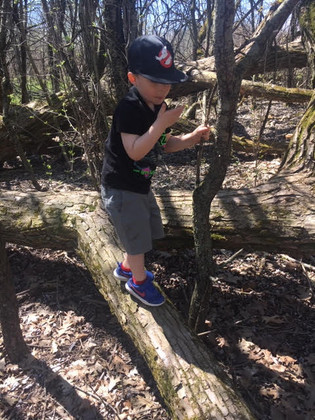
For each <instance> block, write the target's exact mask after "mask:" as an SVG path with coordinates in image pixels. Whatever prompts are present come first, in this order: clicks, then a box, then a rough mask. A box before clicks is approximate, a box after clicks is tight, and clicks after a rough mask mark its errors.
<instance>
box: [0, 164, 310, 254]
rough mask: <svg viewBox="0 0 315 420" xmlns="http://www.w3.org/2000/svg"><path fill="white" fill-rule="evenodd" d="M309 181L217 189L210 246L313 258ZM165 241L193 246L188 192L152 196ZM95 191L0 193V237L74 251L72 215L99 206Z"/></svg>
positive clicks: (285, 178) (286, 179)
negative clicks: (154, 197) (157, 209)
mask: <svg viewBox="0 0 315 420" xmlns="http://www.w3.org/2000/svg"><path fill="white" fill-rule="evenodd" d="M313 185H314V178H313V177H312V176H310V177H306V178H302V179H301V178H300V174H299V173H297V174H290V173H289V174H287V175H286V174H285V172H284V173H283V174H282V175H278V176H276V177H273V178H272V179H271V180H270V181H269V182H268V183H266V184H263V185H260V186H258V187H256V188H251V189H249V188H248V189H247V188H243V189H239V190H232V189H231V190H225V189H224V190H221V191H219V193H218V195H217V197H215V199H214V200H213V202H212V206H211V220H210V222H211V225H212V230H213V240H214V246H215V247H216V248H225V249H231V250H237V249H239V248H244V249H247V250H265V251H270V252H272V251H274V252H281V253H287V254H288V255H291V256H293V257H297V256H310V255H314V254H315V200H314V186H313ZM156 197H157V201H158V203H159V205H160V208H161V212H162V219H163V224H164V227H165V232H166V238H165V239H164V240H163V241H162V242H160V243H159V245H160V246H162V247H168V246H172V247H173V246H190V245H191V244H192V193H191V192H190V191H172V192H171V191H170V192H167V193H164V194H157V195H156ZM98 200H99V194H98V193H96V192H91V191H87V192H82V191H80V192H66V193H62V192H59V193H58V194H56V193H51V192H30V193H16V192H14V191H1V192H0V235H2V237H3V238H4V239H5V240H6V241H8V242H13V243H17V244H20V245H26V246H32V247H35V248H43V247H48V248H52V249H73V247H74V246H75V244H76V230H75V224H76V217H77V216H76V215H77V214H78V213H80V212H84V211H86V210H87V211H91V210H94V209H95V208H96V206H97V205H98V202H99V201H98Z"/></svg>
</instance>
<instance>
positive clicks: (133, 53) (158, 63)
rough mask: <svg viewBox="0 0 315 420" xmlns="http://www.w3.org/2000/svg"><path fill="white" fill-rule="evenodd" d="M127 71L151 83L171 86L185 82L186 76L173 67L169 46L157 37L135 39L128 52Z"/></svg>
mask: <svg viewBox="0 0 315 420" xmlns="http://www.w3.org/2000/svg"><path fill="white" fill-rule="evenodd" d="M128 66H129V70H130V71H131V72H132V73H134V74H140V75H141V76H143V77H145V78H147V79H149V80H152V82H157V83H165V84H173V83H181V82H185V81H186V80H187V79H188V76H187V75H186V74H185V73H183V72H182V71H180V70H177V69H176V68H175V66H174V52H173V48H172V46H171V44H170V43H169V42H168V41H167V40H166V39H164V38H161V37H159V36H157V35H144V36H140V37H138V38H136V39H135V40H134V41H133V43H132V44H131V45H130V48H129V50H128Z"/></svg>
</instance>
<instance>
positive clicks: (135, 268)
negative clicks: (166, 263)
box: [122, 254, 147, 282]
mask: <svg viewBox="0 0 315 420" xmlns="http://www.w3.org/2000/svg"><path fill="white" fill-rule="evenodd" d="M122 264H123V266H124V267H125V268H130V270H131V271H132V275H133V278H134V280H135V281H136V282H143V281H145V280H146V278H147V273H146V270H145V268H144V254H136V255H130V254H125V258H124V261H123V263H122Z"/></svg>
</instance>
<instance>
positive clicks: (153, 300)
mask: <svg viewBox="0 0 315 420" xmlns="http://www.w3.org/2000/svg"><path fill="white" fill-rule="evenodd" d="M151 274H152V273H151ZM125 287H126V289H127V290H128V292H129V293H130V294H131V295H133V296H134V297H136V298H137V299H139V300H140V301H141V302H142V303H144V304H145V305H149V306H160V305H162V304H163V303H164V302H165V299H164V297H163V295H162V294H161V293H160V292H159V291H158V289H157V288H156V287H155V286H154V285H153V283H152V280H151V279H150V278H148V276H147V280H146V282H145V283H143V284H140V285H139V284H134V282H133V281H132V279H130V280H128V281H127V283H126V285H125Z"/></svg>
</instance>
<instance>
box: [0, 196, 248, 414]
mask: <svg viewBox="0 0 315 420" xmlns="http://www.w3.org/2000/svg"><path fill="white" fill-rule="evenodd" d="M70 195H71V194H70ZM66 197H67V198H66ZM98 204H99V196H98V194H95V193H84V192H83V193H82V192H80V194H77V193H76V194H74V195H73V196H72V197H70V196H69V194H68V193H67V194H64V193H61V194H59V193H57V194H56V193H55V194H52V193H41V192H40V193H19V192H18V193H17V192H15V193H14V194H12V192H8V193H1V201H0V214H1V222H0V233H1V235H2V237H3V238H5V239H6V240H14V242H16V243H23V244H29V245H32V246H34V245H35V246H44V247H50V248H59V249H69V248H75V249H76V250H77V252H78V254H79V255H80V256H81V257H82V259H83V261H84V263H85V264H86V267H87V268H88V269H89V271H90V272H91V274H92V276H93V279H94V281H95V283H96V285H97V287H98V289H99V290H100V292H101V293H102V294H103V296H104V297H105V298H106V300H107V301H108V303H109V305H110V307H111V310H112V311H113V312H114V313H115V315H116V316H117V318H118V320H119V322H120V323H121V325H122V327H123V328H124V329H125V331H126V332H127V333H128V334H129V335H130V336H131V338H132V340H133V341H134V343H135V345H136V346H137V347H138V349H139V351H140V352H141V354H142V355H143V357H144V358H145V360H146V361H147V363H148V365H149V367H150V369H151V371H152V374H153V376H154V378H155V380H156V382H157V385H158V387H159V389H160V392H161V394H162V396H163V398H164V400H165V402H166V404H167V405H168V407H169V409H170V412H171V413H172V416H173V418H174V419H204V420H208V419H216V420H232V419H235V420H241V419H248V420H249V419H253V418H254V417H253V415H252V414H251V412H250V410H249V408H248V407H247V406H246V404H245V403H244V402H243V400H242V398H241V397H240V396H239V395H238V394H237V392H235V390H233V387H232V384H231V383H230V381H229V380H228V378H227V377H226V376H225V374H224V373H223V372H222V370H221V369H220V367H219V366H218V364H217V363H216V361H215V360H214V359H213V357H212V355H211V354H210V352H209V351H208V350H207V349H206V347H205V346H204V345H203V344H202V343H201V342H200V341H199V340H198V338H197V337H196V336H195V335H194V334H193V333H192V332H191V331H190V330H189V329H188V328H187V327H186V326H185V324H184V323H183V322H182V320H181V319H180V317H179V315H178V313H177V312H176V310H175V309H174V308H173V306H172V305H171V303H170V302H167V303H166V304H165V305H163V306H161V307H157V308H150V310H148V309H147V308H145V307H142V306H140V305H138V304H137V303H136V302H134V301H133V300H132V298H131V297H130V296H129V295H127V294H126V293H125V292H124V288H121V287H120V284H119V283H117V280H115V278H114V277H113V275H112V270H113V267H114V266H115V265H116V261H117V260H118V261H119V260H121V258H122V251H121V250H120V249H119V246H118V244H117V242H116V238H115V235H114V233H113V230H112V226H111V224H110V223H109V222H108V219H107V217H106V215H105V213H104V212H103V211H102V210H100V209H99V208H98ZM5 220H7V222H8V223H6V222H5ZM14 226H15V227H14Z"/></svg>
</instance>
